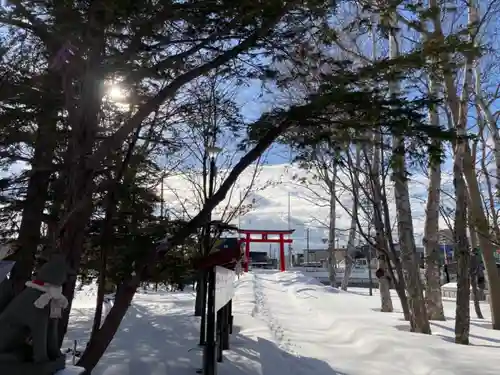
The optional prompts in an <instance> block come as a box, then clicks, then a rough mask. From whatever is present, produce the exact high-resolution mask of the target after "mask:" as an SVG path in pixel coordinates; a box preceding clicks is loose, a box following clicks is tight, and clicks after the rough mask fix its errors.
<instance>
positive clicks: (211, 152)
mask: <svg viewBox="0 0 500 375" xmlns="http://www.w3.org/2000/svg"><path fill="white" fill-rule="evenodd" d="M220 151H221V149H220V148H219V147H216V146H207V147H206V148H205V152H206V155H207V156H208V161H209V168H208V169H209V172H208V194H207V199H210V198H211V197H212V195H213V190H214V180H215V176H216V173H217V170H216V166H215V158H216V157H217V155H218V154H219V152H220ZM211 221H212V212H211V211H210V212H209V213H208V215H207V219H206V224H205V229H204V233H203V248H202V251H203V255H204V256H207V255H208V254H209V252H210V242H211V241H210V240H211V238H210V229H211V228H210V223H211ZM207 276H208V275H207V273H206V272H204V273H203V275H202V277H201V283H200V291H199V292H200V293H201V296H202V298H201V323H200V340H199V345H200V346H203V345H205V340H206V325H207V323H206V318H207V316H206V308H207V282H208V280H207Z"/></svg>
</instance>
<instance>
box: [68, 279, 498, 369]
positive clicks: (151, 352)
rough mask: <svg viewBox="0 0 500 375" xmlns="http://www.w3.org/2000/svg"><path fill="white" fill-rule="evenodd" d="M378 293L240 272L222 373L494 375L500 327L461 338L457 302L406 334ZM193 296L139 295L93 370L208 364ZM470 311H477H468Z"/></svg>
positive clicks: (83, 329)
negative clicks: (422, 331) (422, 329)
mask: <svg viewBox="0 0 500 375" xmlns="http://www.w3.org/2000/svg"><path fill="white" fill-rule="evenodd" d="M377 293H378V292H377V291H375V293H374V296H372V297H370V296H368V290H367V289H362V288H352V289H351V291H350V292H342V291H339V290H337V289H333V288H330V287H327V286H323V285H321V284H320V283H318V282H317V281H316V280H315V279H313V278H310V277H307V276H304V275H303V274H302V273H300V272H291V271H289V272H284V273H279V272H276V271H259V272H257V271H254V272H251V273H248V274H245V275H243V276H242V277H240V279H239V280H237V281H236V285H235V297H234V300H233V301H234V302H233V314H234V316H235V319H234V324H235V327H234V332H233V335H231V339H230V341H231V350H229V351H225V352H224V358H225V359H224V362H223V363H220V364H219V366H218V373H219V375H250V374H252V375H253V374H258V375H310V374H314V375H375V374H377V375H378V374H384V375H391V374H398V375H401V374H411V375H462V374H463V375H465V374H467V375H470V374H473V373H474V374H476V375H490V374H491V375H493V374H498V369H499V368H500V356H499V355H498V353H499V351H498V349H499V348H500V332H498V331H493V330H491V329H489V328H490V325H491V321H490V320H489V319H488V318H489V308H488V306H487V305H486V304H481V305H482V309H483V313H484V314H485V315H486V319H485V320H480V319H475V318H472V319H471V334H470V339H471V345H469V346H460V345H456V344H454V343H453V342H452V341H453V337H454V333H453V327H454V320H453V317H454V307H455V303H454V302H449V301H445V302H444V304H445V313H446V316H447V321H446V322H432V330H433V336H426V335H419V334H414V333H410V332H408V330H409V327H408V323H407V322H405V321H404V320H403V318H402V313H401V309H400V306H399V303H398V301H397V297H396V296H395V295H394V298H393V302H394V305H395V310H396V311H395V312H394V313H381V312H379V311H378V307H379V304H380V301H379V296H378V294H377ZM92 294H93V292H92V290H85V289H84V291H83V292H80V293H79V294H78V297H77V299H76V301H75V304H74V306H75V307H74V309H73V312H72V320H71V326H70V332H69V334H68V338H67V339H68V342H67V344H68V346H71V340H74V339H77V340H79V342H80V343H81V344H80V345H81V346H84V345H85V337H86V336H87V335H88V332H89V330H90V326H91V321H92V313H93V304H94V300H95V297H94V296H93V295H92ZM193 306H194V294H193V292H192V291H191V290H189V291H188V292H186V293H172V292H167V291H159V292H157V293H154V292H148V293H138V294H137V296H136V298H135V299H134V301H133V303H132V306H131V307H130V310H129V312H128V314H127V316H126V318H125V319H124V321H123V323H122V326H121V328H120V330H119V332H118V333H117V335H116V337H115V339H114V340H113V342H112V345H111V346H110V348H109V349H108V351H107V352H106V354H105V356H104V357H103V359H102V361H101V362H100V363H99V365H98V366H97V368H96V370H95V371H93V372H92V374H93V375H118V374H120V375H170V374H175V375H185V374H186V375H187V374H190V375H194V374H195V373H196V369H198V368H199V367H200V365H201V352H200V351H199V350H198V349H197V342H198V328H199V321H198V318H195V317H194V316H193ZM471 314H472V316H475V315H473V314H474V312H473V311H472V312H471Z"/></svg>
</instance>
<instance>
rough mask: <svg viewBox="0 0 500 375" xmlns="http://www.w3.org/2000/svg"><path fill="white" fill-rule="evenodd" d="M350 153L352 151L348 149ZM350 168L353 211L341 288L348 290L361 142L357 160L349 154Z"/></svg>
mask: <svg viewBox="0 0 500 375" xmlns="http://www.w3.org/2000/svg"><path fill="white" fill-rule="evenodd" d="M347 152H348V153H349V152H350V151H349V150H347ZM348 160H349V164H350V165H349V168H350V169H351V176H352V178H351V183H352V212H351V226H350V228H349V237H348V239H347V251H346V256H345V261H344V262H345V269H344V278H343V279H342V284H341V286H340V288H341V289H342V290H347V286H348V285H349V278H350V277H351V272H352V267H353V263H354V261H353V256H354V254H355V253H356V245H355V240H356V228H357V224H358V210H359V169H360V168H361V144H357V145H356V156H355V162H354V163H352V158H351V157H350V156H349V155H348Z"/></svg>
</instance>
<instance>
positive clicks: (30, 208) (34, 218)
mask: <svg viewBox="0 0 500 375" xmlns="http://www.w3.org/2000/svg"><path fill="white" fill-rule="evenodd" d="M49 108H50V105H49ZM48 113H50V111H48V112H47V113H45V115H42V116H41V118H40V119H39V123H38V130H37V135H36V139H35V153H34V155H33V160H32V164H31V169H32V171H31V176H30V178H29V181H28V188H27V192H26V199H25V201H24V205H23V206H24V207H23V212H22V219H21V225H20V227H19V234H18V240H17V245H18V246H19V248H18V250H17V252H16V254H15V256H14V260H15V261H16V264H15V265H14V268H13V269H12V272H11V280H12V281H13V285H14V291H15V293H16V294H17V293H19V292H21V291H22V290H23V289H24V284H25V282H26V281H28V280H29V279H31V275H32V272H33V266H34V263H35V254H36V252H37V248H38V245H39V244H40V239H41V234H40V229H41V224H42V220H43V216H44V209H45V204H46V201H47V198H48V190H49V181H50V176H51V174H52V171H53V164H52V160H53V158H54V152H55V147H56V140H57V136H56V134H55V132H56V120H55V119H53V118H50V116H47V114H48Z"/></svg>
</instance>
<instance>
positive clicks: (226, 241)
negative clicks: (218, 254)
mask: <svg viewBox="0 0 500 375" xmlns="http://www.w3.org/2000/svg"><path fill="white" fill-rule="evenodd" d="M238 247H240V244H239V239H238V238H236V237H234V238H233V237H230V238H219V239H218V240H217V241H215V244H214V249H215V250H225V249H234V248H238Z"/></svg>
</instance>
